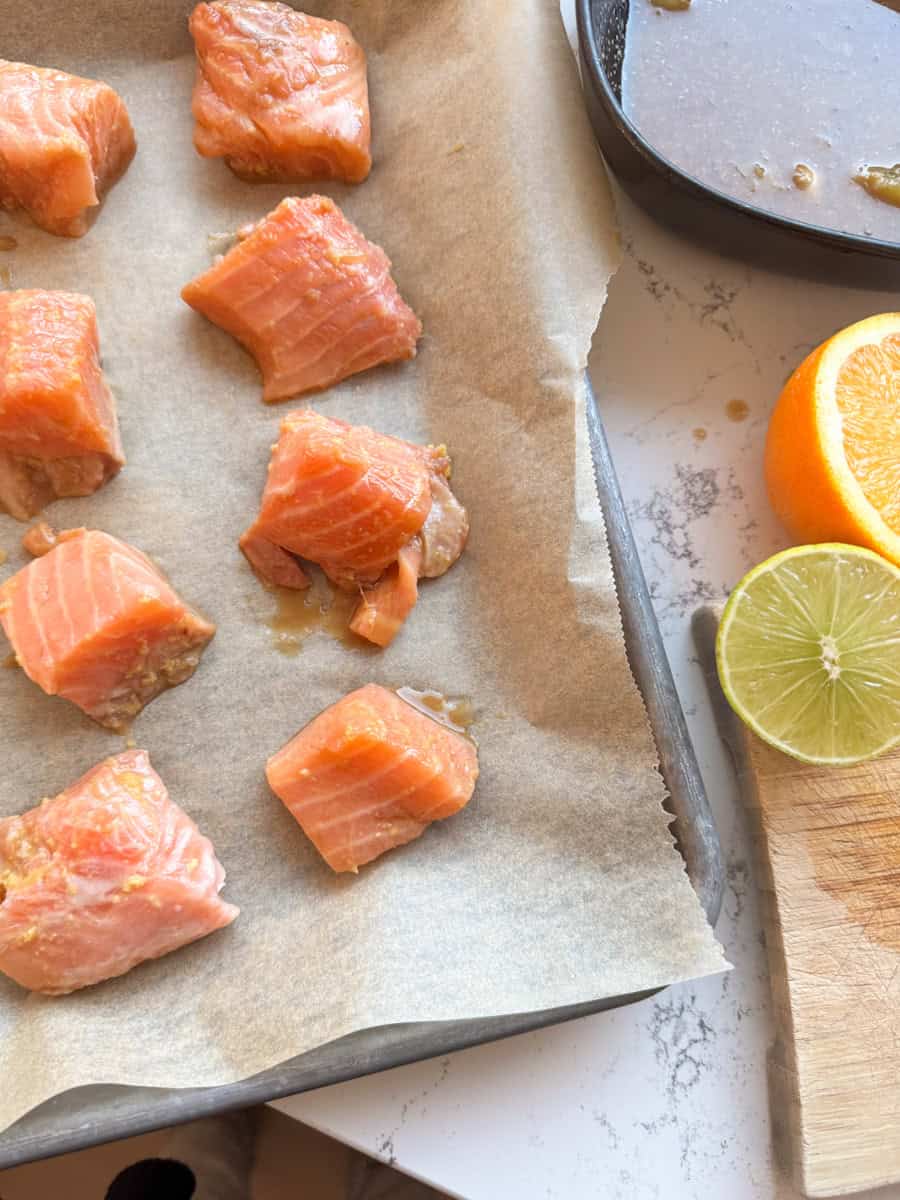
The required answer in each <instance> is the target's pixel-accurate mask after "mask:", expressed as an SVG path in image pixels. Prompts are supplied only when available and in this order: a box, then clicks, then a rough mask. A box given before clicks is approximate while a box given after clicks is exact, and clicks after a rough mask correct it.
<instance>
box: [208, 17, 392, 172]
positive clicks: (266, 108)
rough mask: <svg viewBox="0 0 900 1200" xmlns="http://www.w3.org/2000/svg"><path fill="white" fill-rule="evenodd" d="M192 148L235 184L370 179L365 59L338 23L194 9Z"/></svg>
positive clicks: (304, 18) (367, 89)
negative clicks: (222, 165) (216, 162)
mask: <svg viewBox="0 0 900 1200" xmlns="http://www.w3.org/2000/svg"><path fill="white" fill-rule="evenodd" d="M190 30H191V34H192V35H193V38H194V46H195V48H196V52H197V82H196V84H195V86H194V96H193V101H192V106H191V107H192V109H193V113H194V120H195V122H196V125H195V127H194V145H195V146H196V148H197V151H198V152H199V153H200V154H202V155H203V156H204V157H205V158H224V159H225V162H226V163H227V164H228V166H229V167H230V168H231V169H232V171H234V173H235V174H236V175H238V176H239V177H240V178H241V179H246V180H250V181H254V180H260V179H266V180H279V181H282V182H286V183H295V182H301V181H303V180H307V179H340V180H343V181H344V182H345V183H360V182H361V181H362V180H363V179H365V178H366V176H367V175H368V174H369V170H370V168H371V166H372V158H371V153H370V148H369V143H370V122H369V88H368V83H367V79H366V56H365V54H364V53H363V50H362V48H361V47H360V45H359V44H358V43H357V42H356V40H355V39H354V37H353V34H352V33H351V32H350V30H349V29H348V28H347V26H346V25H343V24H342V23H341V22H340V21H322V20H320V19H319V18H318V17H309V16H307V15H306V14H305V13H302V12H296V11H295V10H294V9H293V8H290V7H289V6H288V5H287V4H277V3H267V2H266V0H215V2H214V3H212V4H198V5H197V7H196V8H195V9H194V11H193V13H192V14H191V19H190Z"/></svg>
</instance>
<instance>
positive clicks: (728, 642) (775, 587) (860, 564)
mask: <svg viewBox="0 0 900 1200" xmlns="http://www.w3.org/2000/svg"><path fill="white" fill-rule="evenodd" d="M716 664H717V666H718V671H719V680H720V681H721V684H722V690H723V691H724V693H725V696H726V697H727V699H728V702H729V704H730V705H731V707H732V708H733V709H734V711H735V712H736V713H737V714H738V716H739V717H740V718H741V720H742V721H744V722H746V724H747V725H749V726H750V728H751V729H752V730H753V731H754V732H755V733H757V734H759V736H760V737H761V738H763V739H764V740H765V741H767V742H769V743H770V744H771V745H772V746H775V747H776V748H777V749H779V750H782V751H784V753H785V754H790V755H791V756H792V757H794V758H799V759H801V760H802V761H803V762H810V763H820V764H823V765H825V764H831V765H846V764H849V763H855V762H862V761H863V760H865V759H868V758H874V757H875V755H877V754H882V753H883V752H884V751H886V750H889V749H890V748H891V747H892V746H895V745H896V744H897V743H898V742H900V569H898V568H897V567H895V566H893V564H891V563H889V562H887V560H886V559H883V558H881V557H880V556H879V555H877V554H873V553H872V552H871V551H870V550H863V549H861V548H860V547H858V546H844V545H841V544H825V545H821V546H797V547H795V548H794V549H792V550H785V551H783V552H782V553H781V554H776V555H775V556H774V557H772V558H769V559H767V560H766V561H765V562H764V563H761V564H760V565H759V566H758V567H755V568H754V569H753V570H752V571H750V572H749V574H748V575H746V576H745V577H744V578H743V579H742V580H741V582H740V583H739V584H738V586H737V587H736V588H735V589H734V591H733V592H732V593H731V597H730V599H729V601H728V604H727V605H726V606H725V612H724V613H723V614H722V620H721V623H720V625H719V633H718V637H717V639H716Z"/></svg>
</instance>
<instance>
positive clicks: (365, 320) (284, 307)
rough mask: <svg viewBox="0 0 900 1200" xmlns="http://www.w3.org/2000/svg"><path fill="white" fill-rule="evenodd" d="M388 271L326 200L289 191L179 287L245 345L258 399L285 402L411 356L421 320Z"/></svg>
mask: <svg viewBox="0 0 900 1200" xmlns="http://www.w3.org/2000/svg"><path fill="white" fill-rule="evenodd" d="M390 272H391V264H390V260H389V259H388V257H387V255H386V254H385V253H384V251H383V250H382V249H381V248H380V247H379V246H375V245H373V244H372V243H371V242H368V241H367V240H366V239H365V237H363V235H362V233H361V232H360V231H359V230H358V229H357V228H356V226H355V225H353V224H352V223H351V222H350V221H348V220H347V218H346V217H345V216H344V215H343V213H342V212H341V211H340V209H339V208H338V207H337V205H335V204H334V202H333V201H331V200H328V199H326V198H325V197H323V196H308V197H306V198H305V199H299V198H297V197H289V198H288V199H286V200H283V201H282V202H281V204H279V205H278V207H277V208H276V209H275V210H274V211H273V212H271V213H269V215H268V216H267V217H266V218H265V219H264V220H262V221H260V222H259V224H258V225H256V226H255V228H252V229H251V230H250V231H249V232H248V233H247V235H246V236H245V237H243V238H242V240H241V241H239V242H238V243H237V245H235V246H234V247H232V249H231V250H229V251H228V253H227V254H226V255H225V256H224V257H223V258H222V259H220V260H219V261H218V262H217V263H215V264H214V265H213V266H212V267H210V268H209V270H208V271H205V272H204V273H203V274H202V275H199V276H198V277H197V278H196V279H194V280H192V282H190V283H188V284H187V285H186V286H185V287H184V289H183V290H182V293H181V295H182V298H183V299H184V300H185V301H186V302H187V303H188V304H190V305H191V307H192V308H195V309H196V310H197V311H198V312H200V313H202V314H203V315H204V316H205V317H207V318H208V319H209V320H210V321H212V322H213V324H215V325H218V326H220V327H221V328H222V329H224V330H226V331H227V332H228V333H230V334H231V335H232V336H233V337H235V338H237V340H238V341H239V342H241V344H242V345H244V346H245V347H246V348H247V349H248V350H249V351H250V353H251V354H252V355H253V357H254V358H255V359H256V361H257V363H258V364H259V369H260V371H261V372H262V377H263V399H264V400H267V401H274V400H284V399H286V398H287V397H289V396H295V395H297V394H299V393H301V392H307V391H315V390H321V389H322V388H327V387H330V386H331V385H332V384H334V383H337V382H338V381H339V380H341V379H346V378H347V377H348V376H350V375H355V374H357V373H358V372H360V371H366V370H368V369H369V368H370V367H374V366H378V365H379V364H380V363H388V362H395V361H397V360H399V359H406V358H412V357H413V356H414V355H415V352H416V342H417V340H418V338H419V336H420V334H421V332H422V326H421V324H420V323H419V321H418V319H417V317H416V316H415V314H414V313H413V312H412V310H411V309H410V308H409V307H408V306H407V305H406V304H405V303H404V301H403V299H402V298H401V296H400V294H399V292H398V291H397V287H396V284H395V283H394V281H393V279H392V278H391V273H390Z"/></svg>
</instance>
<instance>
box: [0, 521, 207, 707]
mask: <svg viewBox="0 0 900 1200" xmlns="http://www.w3.org/2000/svg"><path fill="white" fill-rule="evenodd" d="M0 625H2V626H3V629H4V632H5V633H6V636H7V637H8V638H9V640H10V642H11V643H12V648H13V651H14V653H15V655H16V658H17V660H18V662H19V665H20V666H21V667H22V669H23V670H24V672H25V674H26V675H27V676H28V677H29V679H33V680H34V682H35V683H36V684H37V685H38V686H39V687H41V688H43V690H44V691H45V692H47V694H48V695H50V696H63V697H65V699H66V700H71V701H72V702H73V704H77V705H78V707H79V708H81V709H83V710H84V711H85V712H86V713H87V714H88V716H90V717H93V718H94V720H95V721H97V722H99V724H101V725H105V726H106V727H107V728H109V729H116V730H123V729H125V728H127V726H128V725H129V724H130V722H131V720H132V719H133V718H134V717H135V716H137V714H138V713H139V712H140V711H141V709H142V708H143V707H144V705H145V704H148V703H149V702H150V701H151V700H152V699H153V698H154V697H155V696H158V695H159V694H160V692H162V691H164V690H165V689H166V688H170V687H174V686H175V685H176V684H179V683H184V681H185V680H186V679H189V678H190V676H191V675H193V673H194V671H195V670H196V667H197V664H198V663H199V661H200V656H201V654H202V653H203V649H204V647H205V646H206V644H207V642H208V641H209V640H210V638H211V637H212V636H213V634H214V633H215V631H216V627H215V626H214V625H211V624H210V623H209V622H208V621H205V620H204V619H203V618H202V617H201V616H199V615H198V614H197V613H196V612H194V610H193V609H192V608H189V607H188V605H186V604H185V603H184V601H183V600H182V599H180V597H179V596H177V595H176V593H175V592H174V591H173V590H172V588H171V587H170V586H169V584H168V583H167V582H166V580H165V578H164V577H163V575H162V574H161V573H160V571H159V570H158V569H157V567H155V566H154V564H153V563H151V562H150V560H149V559H148V558H146V557H145V556H144V555H143V554H141V553H140V552H139V551H138V550H135V549H134V548H133V547H131V546H128V545H126V544H125V543H124V542H120V541H119V540H118V538H114V537H110V535H109V534H108V533H99V532H97V531H95V530H85V529H72V530H68V531H66V532H64V533H61V534H59V536H58V544H57V545H56V547H55V548H54V549H52V550H50V551H48V553H46V554H44V555H43V556H42V557H41V558H36V559H35V560H34V562H32V563H29V565H28V566H27V567H23V568H22V570H21V571H18V572H17V573H16V574H15V575H13V576H12V577H11V578H10V579H7V580H6V582H5V583H4V584H3V585H2V586H0Z"/></svg>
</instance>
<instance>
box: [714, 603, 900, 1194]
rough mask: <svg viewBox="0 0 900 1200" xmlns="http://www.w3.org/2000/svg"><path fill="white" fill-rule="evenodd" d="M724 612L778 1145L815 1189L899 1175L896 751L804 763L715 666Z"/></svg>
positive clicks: (727, 734) (723, 727)
mask: <svg viewBox="0 0 900 1200" xmlns="http://www.w3.org/2000/svg"><path fill="white" fill-rule="evenodd" d="M718 617H719V614H718V612H716V611H714V610H713V609H709V608H707V609H701V610H700V611H699V612H698V613H697V614H696V615H695V617H694V639H695V641H696V643H697V647H698V650H699V651H700V656H701V660H702V662H703V666H704V670H705V672H706V676H707V683H708V686H709V689H710V696H711V697H712V700H713V705H714V708H715V710H716V719H717V723H718V726H719V732H720V733H721V735H722V737H723V738H724V740H725V742H726V744H727V745H728V746H729V748H730V749H731V751H732V754H733V757H734V760H735V767H736V770H737V774H738V779H739V782H740V786H741V793H742V796H743V799H744V803H745V804H746V806H747V809H748V812H749V815H750V818H751V830H752V833H753V840H754V848H755V860H756V878H757V883H758V886H759V889H760V892H761V895H762V904H763V920H764V925H765V935H766V947H767V953H768V959H769V973H770V976H771V983H772V996H773V1000H774V1011H775V1023H776V1034H777V1036H776V1043H775V1046H774V1048H773V1050H772V1053H771V1056H770V1061H769V1082H770V1102H771V1109H772V1125H773V1131H774V1133H773V1136H774V1139H775V1144H776V1149H777V1150H778V1152H779V1156H780V1157H781V1158H782V1161H783V1163H784V1165H785V1166H786V1167H787V1169H788V1170H789V1171H790V1173H791V1175H792V1177H793V1180H794V1182H795V1184H796V1186H797V1187H798V1188H799V1189H800V1190H801V1191H802V1192H803V1193H805V1195H807V1196H837V1195H844V1194H846V1193H850V1192H855V1191H860V1190H862V1189H864V1188H872V1187H878V1186H882V1185H884V1184H888V1183H894V1182H897V1181H900V753H897V752H895V753H892V754H890V755H886V756H885V757H883V758H880V759H877V760H876V761H874V762H871V763H865V764H862V765H860V766H856V767H841V768H830V769H823V768H819V767H812V766H807V765H806V764H804V763H799V762H795V761H794V760H793V759H791V758H788V757H787V756H786V755H784V754H781V753H779V752H778V751H777V750H773V749H772V748H771V747H769V746H767V745H765V743H763V742H762V741H760V740H759V738H757V737H756V736H755V734H753V733H751V732H750V731H749V730H748V729H747V728H746V727H745V726H744V725H743V724H742V723H741V721H740V720H738V718H737V717H736V716H735V715H734V713H733V712H732V710H731V709H730V708H729V706H728V704H727V702H726V700H725V697H724V696H723V695H722V691H721V688H720V687H719V682H718V678H717V676H716V672H715V656H714V641H715V631H716V627H717V625H718Z"/></svg>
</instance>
